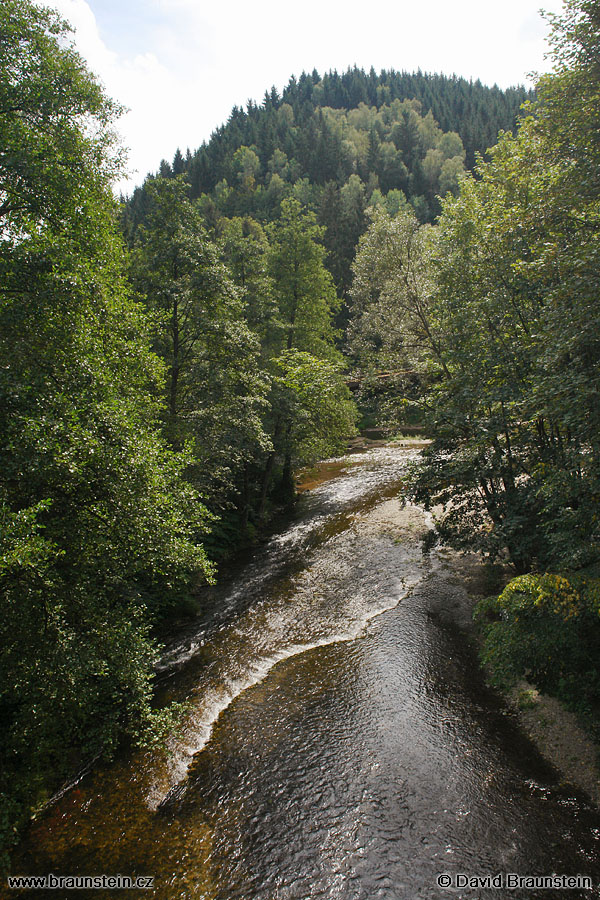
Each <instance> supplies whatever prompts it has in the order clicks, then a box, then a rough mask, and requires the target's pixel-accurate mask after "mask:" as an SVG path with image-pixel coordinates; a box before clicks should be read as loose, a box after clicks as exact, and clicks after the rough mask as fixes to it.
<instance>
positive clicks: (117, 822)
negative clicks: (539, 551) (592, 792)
mask: <svg viewBox="0 0 600 900" xmlns="http://www.w3.org/2000/svg"><path fill="white" fill-rule="evenodd" d="M415 454H416V451H415V450H411V449H410V448H408V449H403V448H401V447H397V448H394V447H375V448H372V449H371V450H369V451H367V452H363V453H355V454H352V455H349V456H348V457H345V458H344V459H343V460H340V461H335V462H331V463H329V464H328V465H326V466H324V467H322V469H321V472H320V475H319V477H318V478H317V479H316V480H315V483H314V485H313V486H312V488H311V490H309V491H307V492H305V493H304V494H303V495H302V497H301V499H300V500H299V502H298V504H297V507H296V510H295V512H294V517H293V519H292V520H291V521H288V522H287V523H286V524H285V525H284V526H282V528H281V530H280V531H279V532H278V533H277V534H275V535H274V536H273V537H272V539H271V540H270V541H269V542H268V543H267V544H266V545H265V546H263V547H262V548H260V549H259V550H258V551H256V552H255V553H254V554H253V556H252V558H251V559H249V560H248V561H247V562H246V563H245V564H243V565H239V566H237V567H235V570H232V571H231V572H230V573H228V574H227V573H225V575H224V576H223V578H222V581H221V583H220V584H219V586H218V587H217V588H215V589H212V591H211V594H210V604H208V606H207V609H208V611H207V612H206V613H204V614H203V615H202V616H200V617H199V618H198V620H197V621H196V622H194V623H192V624H191V625H188V626H186V627H185V628H184V629H182V630H181V631H180V632H179V633H178V634H177V635H176V636H175V637H173V639H172V640H171V642H170V644H169V645H168V646H167V648H166V649H165V653H164V655H163V659H162V663H161V666H160V670H159V672H158V676H157V678H158V697H159V699H160V701H161V702H166V701H168V700H173V699H175V700H180V701H186V702H187V703H188V704H189V705H188V709H187V712H186V715H185V720H184V726H183V728H182V730H181V732H180V733H179V734H178V735H177V736H176V737H173V738H172V740H171V743H170V748H169V753H168V755H166V756H165V755H164V754H159V753H156V752H155V753H152V752H145V753H137V754H135V755H133V756H128V757H127V758H122V759H120V760H118V761H117V762H114V763H112V764H110V765H107V766H102V767H98V768H96V769H95V770H94V772H93V773H92V774H91V775H88V776H87V777H85V778H84V779H82V781H81V782H80V783H79V784H77V785H76V786H75V787H73V788H72V789H71V790H69V791H68V792H67V793H66V794H65V795H64V796H63V797H62V798H61V799H60V800H58V801H57V802H56V803H54V804H53V805H52V806H51V807H50V808H49V809H48V810H47V812H46V813H45V814H44V815H42V816H41V817H40V818H39V820H38V821H37V822H36V823H34V826H33V827H32V829H31V830H30V834H29V836H28V838H27V840H26V841H25V842H24V844H23V845H22V846H21V848H20V849H19V851H18V853H17V855H16V857H15V862H14V867H13V870H14V871H16V872H19V873H21V872H27V873H49V872H52V873H55V874H65V875H82V874H87V875H98V874H100V873H109V874H117V873H119V874H122V875H132V876H133V875H136V876H137V875H148V876H153V877H154V888H153V889H152V890H146V891H138V890H127V891H125V890H123V891H110V892H109V891H106V892H104V891H102V890H100V891H98V890H94V891H85V890H78V891H73V892H72V891H66V892H65V896H78V897H87V896H89V897H94V898H98V897H103V896H106V897H109V896H110V897H149V896H151V897H156V898H160V900H163V898H164V900H188V898H189V900H192V898H194V900H317V898H323V900H334V898H335V900H337V898H339V900H404V898H406V900H429V898H431V900H434V898H435V900H439V898H444V897H445V898H457V897H458V898H462V897H464V898H467V897H468V898H480V900H484V898H488V897H490V898H491V897H494V898H499V897H500V898H504V897H514V898H520V900H531V898H538V897H539V898H554V897H562V898H564V897H568V898H575V900H578V898H583V897H590V898H591V897H600V891H599V890H598V889H597V888H594V889H593V890H591V891H587V890H584V889H577V890H568V891H564V890H558V889H549V890H535V891H532V890H530V889H525V888H523V889H516V890H509V889H508V888H504V889H500V890H498V889H494V888H492V887H485V886H484V887H478V888H465V889H459V890H448V889H445V888H443V887H440V886H438V883H437V879H438V876H439V875H440V874H441V873H449V875H450V877H451V878H452V879H456V876H457V875H458V874H459V873H468V874H469V875H471V876H474V875H480V876H486V875H487V876H491V875H496V874H497V873H519V874H521V875H523V876H532V875H550V874H552V873H558V874H561V875H576V874H585V875H590V876H591V877H592V878H593V881H594V883H595V884H600V814H599V812H598V809H597V808H596V807H594V806H593V805H592V804H591V803H590V802H589V801H588V800H587V799H586V796H585V795H584V794H583V793H581V792H577V791H576V790H575V789H574V788H570V787H569V786H564V785H563V786H559V785H558V781H559V779H558V776H557V773H556V772H555V771H554V770H553V769H552V768H551V767H550V766H549V765H547V764H546V763H544V761H543V760H542V759H541V757H540V756H539V755H538V754H537V752H536V750H535V748H534V747H533V746H532V745H531V744H530V743H529V741H528V740H527V739H526V738H525V737H524V736H523V735H522V733H521V732H520V731H519V729H518V727H517V725H516V723H515V721H514V719H513V717H512V716H511V715H510V714H509V712H508V710H507V709H506V707H505V706H504V704H503V702H502V701H501V699H500V698H499V697H497V696H496V695H495V694H494V693H493V692H491V691H490V690H488V689H487V688H486V687H485V684H484V682H483V680H482V677H481V674H480V671H479V668H478V665H477V661H476V656H475V652H474V650H473V648H472V645H471V642H470V641H469V638H468V629H467V628H466V625H467V616H468V612H469V604H468V598H467V597H466V594H465V591H464V588H463V586H462V583H461V580H460V579H458V578H457V577H456V573H455V568H454V566H453V565H451V564H450V562H449V560H448V558H447V557H446V556H445V555H444V553H443V552H431V553H429V554H427V555H424V554H423V553H422V550H421V536H422V534H423V532H424V531H425V529H426V528H427V527H428V522H427V518H426V516H425V514H424V513H422V512H421V511H420V510H418V509H415V508H412V507H410V506H408V507H403V505H402V501H401V499H398V497H399V495H401V490H402V481H403V477H404V475H405V471H406V466H407V463H408V462H409V461H410V459H411V458H414V456H415ZM13 896H14V893H13ZM28 896H39V897H42V896H48V897H56V896H57V891H56V890H46V891H43V890H38V891H30V892H29V893H28ZM61 896H62V894H61Z"/></svg>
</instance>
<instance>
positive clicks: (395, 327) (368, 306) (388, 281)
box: [347, 206, 437, 428]
mask: <svg viewBox="0 0 600 900" xmlns="http://www.w3.org/2000/svg"><path fill="white" fill-rule="evenodd" d="M432 238H433V230H432V228H431V226H428V225H425V226H421V225H419V222H418V220H417V218H416V216H415V215H414V213H413V211H412V210H411V208H410V207H409V206H405V207H404V208H403V209H401V210H400V211H398V212H397V214H396V215H395V216H392V215H390V214H389V213H388V212H387V211H386V210H385V208H382V207H379V208H377V209H374V210H371V215H370V225H369V228H368V229H367V231H366V232H365V234H364V235H363V236H362V238H361V239H360V242H359V245H358V250H357V254H356V259H355V261H354V264H353V267H352V268H353V272H354V281H353V284H352V291H351V306H350V323H349V326H348V329H347V333H348V351H349V356H350V360H351V365H352V366H353V368H354V369H356V370H357V372H358V374H359V375H360V378H361V382H360V384H361V389H360V401H361V404H362V405H363V406H364V407H365V408H367V409H370V410H372V411H373V412H374V413H375V414H376V416H377V419H378V421H379V422H380V423H381V424H385V425H387V426H389V427H392V428H398V427H401V426H402V424H405V423H406V422H407V421H409V417H410V416H411V415H412V413H413V411H414V408H415V405H416V401H417V399H418V398H419V397H420V396H421V395H422V393H423V390H424V385H426V384H427V382H428V369H429V368H430V364H429V356H430V354H431V352H432V347H435V346H437V343H436V335H435V323H434V322H433V321H432V318H431V311H430V309H429V297H430V294H431V292H432V290H433V272H432V267H431V262H430V257H431V246H432ZM382 375H383V378H382V377H381V376H382Z"/></svg>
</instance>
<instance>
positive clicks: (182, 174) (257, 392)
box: [0, 0, 600, 848]
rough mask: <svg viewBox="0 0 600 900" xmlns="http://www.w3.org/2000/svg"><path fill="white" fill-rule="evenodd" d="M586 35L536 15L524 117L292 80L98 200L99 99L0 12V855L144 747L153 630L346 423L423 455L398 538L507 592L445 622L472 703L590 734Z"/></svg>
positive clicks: (52, 20)
mask: <svg viewBox="0 0 600 900" xmlns="http://www.w3.org/2000/svg"><path fill="white" fill-rule="evenodd" d="M599 37H600V14H599V12H598V9H597V5H596V4H595V3H593V2H591V0H567V2H566V5H565V12H564V14H563V15H562V16H558V17H553V18H552V37H551V52H552V59H553V64H554V70H553V73H552V74H551V75H547V76H543V77H541V78H540V79H539V82H538V84H537V89H536V92H535V94H534V93H532V92H528V91H526V90H525V89H523V88H514V89H510V90H507V91H501V90H499V89H498V88H497V87H494V88H488V87H485V86H483V85H482V84H481V83H480V82H468V81H466V80H464V79H461V78H457V77H446V76H443V75H427V74H423V73H420V72H419V73H416V74H408V73H400V72H395V71H388V72H385V71H384V72H381V73H379V74H377V73H376V72H375V71H374V70H373V69H372V70H371V71H370V72H369V73H366V72H364V71H362V70H359V69H356V68H355V69H351V70H348V71H347V72H344V73H342V74H338V73H337V72H329V73H326V74H324V75H322V76H321V75H319V73H318V72H316V71H313V72H312V73H311V74H310V75H308V74H306V73H303V74H302V75H301V76H300V77H298V78H292V79H291V80H290V82H289V84H288V85H287V87H286V88H285V89H284V90H283V91H282V93H281V94H279V93H278V91H277V90H276V89H275V88H273V89H271V90H270V91H267V93H266V94H265V96H264V99H263V101H262V103H260V104H257V103H254V102H250V103H249V104H248V106H247V108H246V109H245V110H244V109H240V108H235V109H234V110H233V111H232V113H231V116H230V118H229V120H228V122H227V123H226V124H224V125H223V126H221V127H219V128H217V129H216V130H215V132H214V133H213V135H212V137H211V138H210V140H209V141H208V142H205V143H204V144H203V145H202V146H201V147H200V148H199V149H198V150H196V151H195V152H190V151H189V150H187V152H185V153H184V152H182V151H177V153H176V155H175V157H174V159H173V160H172V162H170V163H169V162H166V161H163V162H162V163H161V164H160V167H159V168H158V170H157V171H156V173H154V174H149V175H148V176H147V178H146V179H145V181H144V183H143V185H142V186H141V187H139V188H137V189H136V190H135V191H134V192H133V194H132V196H131V197H121V198H120V200H117V199H116V198H115V196H114V194H113V187H112V186H113V184H114V182H115V179H116V177H117V175H118V174H119V172H120V171H122V167H123V165H124V160H123V154H122V151H121V148H120V147H119V145H118V142H117V140H116V138H115V134H114V126H115V122H116V121H117V119H118V116H119V115H120V113H121V110H120V108H119V106H118V104H116V103H115V102H114V101H112V100H111V99H110V98H108V97H107V96H106V94H105V92H104V90H103V88H102V87H101V85H100V84H99V82H98V80H97V79H96V78H95V77H94V75H93V74H92V73H90V71H89V70H88V69H87V67H86V65H85V64H84V62H83V60H82V59H81V57H80V56H79V55H78V54H77V52H76V51H75V50H74V49H73V46H72V43H71V42H70V41H69V30H68V26H67V25H66V23H64V22H63V21H61V20H60V18H58V16H57V15H56V14H55V13H53V12H51V11H49V10H47V9H45V8H43V7H39V6H37V5H35V4H34V3H33V2H31V0H5V2H4V3H3V4H2V7H1V9H0V46H1V48H2V52H1V53H0V227H1V229H2V241H1V242H0V523H1V528H0V589H1V601H0V602H1V604H2V616H1V618H0V647H1V650H0V726H1V727H0V797H1V803H0V844H1V845H3V846H4V847H5V848H8V847H10V846H11V845H12V844H13V843H14V842H15V840H16V839H17V837H18V834H19V832H20V829H21V828H22V826H23V825H24V823H26V822H27V820H28V818H29V817H30V815H31V813H32V811H34V810H35V809H37V808H39V807H40V805H42V804H43V803H44V801H45V800H47V799H48V797H49V796H51V794H52V792H53V791H54V790H56V789H57V787H59V786H60V784H61V783H62V782H63V781H64V780H65V779H66V778H68V777H69V776H70V775H71V774H72V773H73V772H74V771H76V770H77V769H78V768H80V767H81V766H82V765H83V764H84V763H87V762H89V761H90V760H94V759H97V758H100V757H104V758H110V756H111V755H113V754H114V753H115V752H116V751H117V749H118V748H119V747H121V746H123V745H124V744H127V743H128V742H129V743H132V744H134V745H144V746H153V745H154V744H157V743H160V741H161V740H162V738H163V737H164V735H165V734H166V733H168V731H169V730H170V729H172V728H173V727H176V721H177V709H176V708H173V709H168V708H167V709H162V710H157V709H155V708H153V705H152V678H153V667H154V665H155V663H156V661H157V659H158V656H159V653H160V645H159V643H158V641H157V638H156V633H157V631H156V629H157V628H158V627H164V623H165V622H168V621H170V620H171V619H173V618H175V617H181V616H182V615H185V614H190V615H191V614H193V612H194V609H195V608H196V598H197V595H198V591H199V590H200V589H201V587H202V585H205V584H207V583H210V582H212V581H214V579H215V578H218V572H219V565H222V564H223V561H224V560H227V559H228V558H230V557H231V556H232V555H233V554H234V553H235V552H237V551H238V550H239V549H240V548H242V547H246V546H249V545H251V544H252V543H253V542H254V541H256V540H257V539H259V538H260V537H261V535H263V534H265V533H266V530H267V529H268V527H269V522H271V521H272V519H273V516H274V515H276V514H277V513H278V512H279V511H280V510H281V509H282V508H284V507H285V506H286V505H287V504H290V503H292V502H293V499H294V492H295V475H296V473H297V471H298V470H299V468H301V467H302V466H306V465H310V464H312V463H314V462H315V461H316V460H319V459H323V458H326V457H329V456H333V455H336V454H340V453H342V452H344V450H345V448H346V447H347V443H348V440H349V438H351V437H352V436H354V435H355V434H356V431H357V428H358V427H361V426H362V425H364V424H365V423H376V424H378V425H379V426H380V427H385V428H388V429H390V430H392V431H401V430H402V428H403V427H406V426H408V425H410V426H414V425H415V424H417V425H418V426H419V427H420V428H421V429H422V431H423V432H424V433H425V434H426V435H427V437H428V438H429V439H430V443H429V444H428V446H427V448H426V449H425V450H424V452H423V454H422V456H421V459H420V461H419V463H418V464H417V465H416V466H415V468H414V470H413V472H412V476H411V482H410V485H409V487H408V491H409V495H410V497H411V498H412V499H413V500H414V501H415V502H418V503H419V504H422V505H423V506H425V507H426V508H430V507H441V508H443V510H444V513H443V515H441V516H439V517H438V519H437V527H436V531H435V533H433V532H432V541H433V540H436V539H437V540H440V541H443V542H446V543H447V544H449V545H450V546H452V547H456V548H458V549H461V550H475V551H478V552H480V553H482V554H483V555H484V556H485V557H486V558H488V559H490V560H492V561H493V560H502V561H503V562H504V563H506V564H509V565H510V566H512V571H513V574H514V575H515V576H516V577H515V578H513V579H512V580H511V581H510V582H509V583H508V585H507V587H506V588H505V589H504V591H503V593H501V594H500V596H499V597H494V598H491V599H489V598H488V600H487V601H485V603H483V604H482V605H481V606H480V608H479V609H478V612H477V615H478V617H479V620H480V623H481V628H482V631H483V633H484V638H485V640H484V651H483V653H484V658H485V660H486V662H487V663H488V665H489V666H490V667H491V670H492V672H493V674H494V678H495V679H496V681H497V682H498V683H499V684H507V683H509V682H510V681H511V680H514V679H516V678H518V677H520V676H521V675H522V674H523V673H524V672H525V671H527V672H528V677H529V678H530V680H532V681H533V682H534V683H535V684H536V685H539V686H540V688H543V689H545V690H548V691H549V692H551V693H554V694H556V695H557V696H559V697H561V698H562V699H563V700H565V701H566V702H568V703H570V704H571V705H572V706H574V707H575V708H576V709H577V710H578V711H579V712H580V713H581V714H582V715H583V716H584V717H587V720H588V721H590V722H591V723H592V727H596V728H597V722H598V709H599V708H600V705H599V704H600V671H599V669H598V667H597V659H598V650H599V649H600V627H599V626H600V623H599V621H598V617H599V613H600V581H599V580H598V569H597V566H598V551H599V542H600V530H599V529H600V522H599V518H598V509H599V502H598V501H599V498H600V418H599V417H600V402H599V390H600V383H599V379H600V367H599V365H598V363H599V357H600V322H599V311H598V287H599V283H598V277H599V276H598V272H599V271H600V267H599V254H600V242H599V236H600V222H599V216H600V203H599V188H600V120H599V117H600V104H599V103H598V100H599V92H600V55H599V53H600V51H599V49H598V48H599V47H600V42H599V40H598V39H599ZM382 372H384V373H392V375H391V377H389V378H387V379H385V380H384V381H382V380H381V379H380V378H379V377H378V376H379V375H380V374H381V373H382ZM353 381H354V382H356V383H359V384H360V389H359V390H358V392H357V393H356V394H355V395H353V393H352V392H351V390H350V388H349V383H353ZM594 723H595V726H594Z"/></svg>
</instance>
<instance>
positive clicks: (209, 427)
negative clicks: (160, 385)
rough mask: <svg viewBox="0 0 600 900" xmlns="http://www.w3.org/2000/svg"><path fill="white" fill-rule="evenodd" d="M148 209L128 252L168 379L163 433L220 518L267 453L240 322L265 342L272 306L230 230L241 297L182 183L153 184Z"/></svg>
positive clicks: (252, 348) (250, 352)
mask: <svg viewBox="0 0 600 900" xmlns="http://www.w3.org/2000/svg"><path fill="white" fill-rule="evenodd" d="M148 199H149V209H148V215H147V221H146V224H145V225H142V226H140V227H139V229H138V231H137V234H136V237H135V240H134V244H133V248H132V254H131V278H132V281H133V284H134V285H135V287H136V288H137V289H138V291H139V292H140V294H142V296H143V297H144V301H145V303H146V305H147V307H148V309H149V311H150V312H151V313H154V314H156V317H155V323H156V324H155V328H154V333H153V339H154V346H155V349H156V351H157V352H158V353H159V355H160V356H161V357H162V358H163V359H164V361H165V364H166V366H167V373H168V377H167V385H166V392H165V406H166V409H167V416H166V422H165V433H166V436H167V438H168V439H169V441H170V442H171V444H172V446H173V447H175V448H177V449H179V448H181V447H182V446H183V445H184V444H185V443H186V442H187V443H188V444H189V446H190V448H191V451H192V466H191V468H190V469H189V470H188V477H189V478H190V479H191V480H192V482H193V483H194V485H195V486H196V487H197V488H198V489H199V490H201V492H202V494H203V496H204V497H205V499H206V501H207V502H208V503H209V505H210V506H211V508H212V509H214V510H218V509H222V507H223V505H224V504H225V503H226V502H227V501H228V500H229V498H230V496H231V494H232V492H235V488H236V482H237V478H238V476H239V473H240V471H241V470H242V468H243V466H244V464H245V462H247V461H248V460H250V459H253V458H254V456H255V455H256V454H257V452H262V451H263V450H265V449H268V439H267V437H266V435H265V433H264V430H263V427H262V423H261V415H262V411H263V407H264V403H265V399H264V398H265V393H266V390H267V386H268V382H267V379H266V378H265V376H264V375H263V374H262V373H261V371H260V368H259V365H258V357H259V352H260V345H259V341H258V339H257V336H256V335H255V334H254V333H253V332H252V331H251V330H250V328H249V327H248V324H247V323H245V322H244V312H245V313H246V315H247V317H248V323H249V321H250V320H251V321H252V324H253V325H254V327H255V328H257V329H260V330H262V331H263V332H264V329H266V328H267V327H268V324H267V322H266V311H267V309H268V303H269V301H268V297H263V296H261V295H260V294H259V293H258V292H259V290H260V287H261V285H260V282H259V283H258V284H256V283H253V279H254V280H255V279H256V277H257V275H258V276H260V273H259V272H254V273H253V272H252V265H253V263H252V262H249V260H248V258H247V257H248V253H249V249H252V245H251V244H248V243H245V244H244V243H243V242H241V235H239V234H238V236H237V248H234V246H233V245H234V243H235V234H234V231H233V230H232V229H233V227H234V225H233V223H232V225H230V227H229V231H228V239H227V240H228V241H229V244H228V247H229V252H230V254H231V257H232V263H235V265H236V266H237V268H238V274H239V277H240V280H241V282H242V287H243V291H244V296H243V298H242V297H240V293H239V291H238V290H237V289H236V286H235V284H234V283H233V281H232V279H231V276H230V273H229V271H228V269H227V267H226V266H225V265H224V263H223V262H222V260H221V259H220V258H219V248H218V247H217V245H216V244H215V243H214V242H213V241H211V240H210V239H209V238H208V235H207V234H206V232H205V230H204V227H203V224H202V218H201V215H200V213H199V210H198V208H197V206H196V205H195V204H193V203H192V202H191V201H190V200H189V199H188V198H187V196H186V190H185V186H184V184H183V182H182V180H180V179H172V180H171V179H165V178H157V179H155V180H154V181H153V182H152V184H151V185H149V187H148ZM227 240H226V243H227ZM242 254H245V255H242ZM244 305H245V309H244ZM261 306H262V307H263V308H262V309H261Z"/></svg>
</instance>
